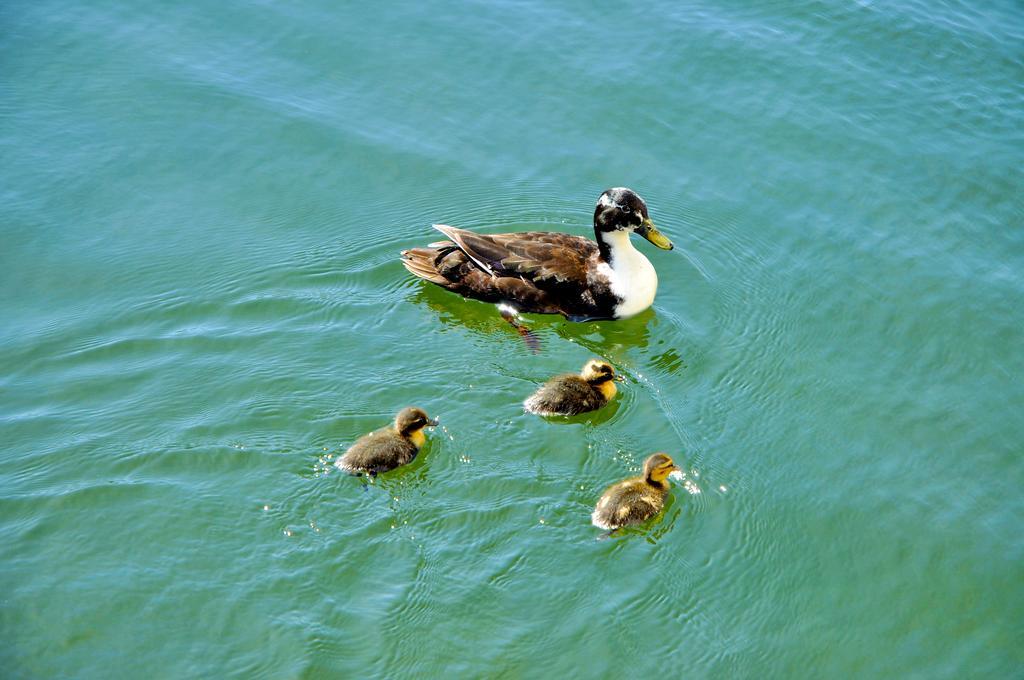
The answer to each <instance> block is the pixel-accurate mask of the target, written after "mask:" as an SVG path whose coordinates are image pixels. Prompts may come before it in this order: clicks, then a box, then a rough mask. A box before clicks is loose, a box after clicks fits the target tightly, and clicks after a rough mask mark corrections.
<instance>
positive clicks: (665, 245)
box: [636, 217, 675, 250]
mask: <svg viewBox="0 0 1024 680" xmlns="http://www.w3.org/2000/svg"><path fill="white" fill-rule="evenodd" d="M636 233H638V234H640V235H641V236H643V237H644V238H645V239H647V240H648V241H650V242H651V243H653V244H654V245H656V246H658V247H659V248H661V249H662V250H672V248H674V247H675V246H673V245H672V241H669V240H668V239H667V238H665V235H664V234H662V233H661V232H660V231H658V228H657V227H656V226H654V222H651V218H650V217H646V218H644V222H643V224H641V225H640V226H639V227H637V228H636Z"/></svg>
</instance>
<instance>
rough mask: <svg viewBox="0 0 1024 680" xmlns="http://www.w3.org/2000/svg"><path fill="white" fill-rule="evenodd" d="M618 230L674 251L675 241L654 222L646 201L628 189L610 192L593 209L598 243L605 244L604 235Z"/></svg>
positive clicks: (621, 188)
mask: <svg viewBox="0 0 1024 680" xmlns="http://www.w3.org/2000/svg"><path fill="white" fill-rule="evenodd" d="M615 231H635V232H636V233H638V234H640V235H641V236H643V237H644V238H645V239H647V240H648V241H650V242H651V243H653V244H654V245H656V246H658V247H659V248H662V249H664V250H672V242H671V241H669V240H668V239H667V238H665V237H664V236H663V235H662V233H661V232H660V231H658V230H657V228H655V226H654V223H653V222H651V218H650V216H649V215H648V214H647V204H646V203H644V199H642V198H640V196H639V195H638V194H637V193H636V192H635V191H633V190H632V189H627V188H626V187H615V188H613V189H608V190H607V191H605V192H604V193H603V194H601V197H600V198H598V199H597V206H596V207H595V208H594V233H595V235H596V236H597V240H598V243H599V244H600V243H603V242H604V239H603V238H602V236H601V235H602V234H609V233H612V232H615Z"/></svg>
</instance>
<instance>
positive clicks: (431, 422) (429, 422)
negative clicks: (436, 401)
mask: <svg viewBox="0 0 1024 680" xmlns="http://www.w3.org/2000/svg"><path fill="white" fill-rule="evenodd" d="M440 422H441V418H440V417H437V418H434V419H433V420H431V419H430V418H427V426H428V427H437V424H438V423H440Z"/></svg>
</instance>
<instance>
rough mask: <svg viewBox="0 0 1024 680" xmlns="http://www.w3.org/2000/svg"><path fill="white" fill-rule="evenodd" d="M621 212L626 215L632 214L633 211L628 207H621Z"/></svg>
mask: <svg viewBox="0 0 1024 680" xmlns="http://www.w3.org/2000/svg"><path fill="white" fill-rule="evenodd" d="M622 212H624V213H626V214H627V215H628V214H629V213H631V212H633V209H632V208H630V207H629V206H628V205H624V206H622Z"/></svg>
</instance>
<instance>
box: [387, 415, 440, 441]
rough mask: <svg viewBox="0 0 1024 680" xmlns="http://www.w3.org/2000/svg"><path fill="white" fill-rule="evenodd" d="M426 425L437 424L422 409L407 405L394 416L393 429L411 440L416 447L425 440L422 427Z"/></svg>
mask: <svg viewBox="0 0 1024 680" xmlns="http://www.w3.org/2000/svg"><path fill="white" fill-rule="evenodd" d="M428 425H437V421H436V420H431V419H430V418H429V417H428V416H427V414H426V413H424V412H423V410H422V409H418V408H414V407H411V406H410V407H409V408H404V409H402V410H401V411H400V412H399V413H398V415H397V416H396V417H395V431H396V432H398V434H400V435H402V436H403V437H406V438H407V439H409V441H411V442H412V443H413V444H414V445H415V446H416V448H420V447H421V446H423V444H424V443H426V441H427V437H426V435H425V434H424V433H423V428H424V427H427V426H428Z"/></svg>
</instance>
